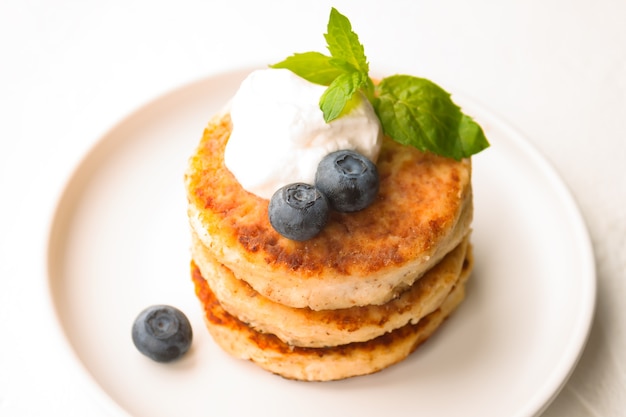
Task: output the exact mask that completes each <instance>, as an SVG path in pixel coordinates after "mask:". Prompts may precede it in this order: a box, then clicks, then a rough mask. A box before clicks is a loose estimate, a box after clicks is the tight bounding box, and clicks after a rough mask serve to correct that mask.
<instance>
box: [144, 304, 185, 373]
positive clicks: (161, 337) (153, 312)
mask: <svg viewBox="0 0 626 417" xmlns="http://www.w3.org/2000/svg"><path fill="white" fill-rule="evenodd" d="M132 337H133V343H134V344H135V347H136V348H137V350H139V351H140V352H141V353H143V354H144V355H146V356H147V357H149V358H151V359H153V360H155V361H157V362H171V361H173V360H174V359H178V358H180V357H181V356H182V355H184V354H185V353H186V352H187V351H188V350H189V347H190V346H191V340H192V337H193V333H192V331H191V324H190V323H189V320H188V319H187V317H186V316H185V314H184V313H183V312H182V311H180V310H178V309H177V308H175V307H171V306H167V305H154V306H150V307H148V308H146V309H145V310H143V311H142V312H141V313H139V315H138V316H137V318H136V319H135V322H134V323H133V328H132Z"/></svg>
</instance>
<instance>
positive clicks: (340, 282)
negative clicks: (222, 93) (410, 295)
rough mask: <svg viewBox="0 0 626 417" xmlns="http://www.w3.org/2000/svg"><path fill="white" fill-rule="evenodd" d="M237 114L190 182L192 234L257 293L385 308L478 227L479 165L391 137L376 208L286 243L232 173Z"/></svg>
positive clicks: (198, 155)
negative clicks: (475, 183) (475, 176)
mask: <svg viewBox="0 0 626 417" xmlns="http://www.w3.org/2000/svg"><path fill="white" fill-rule="evenodd" d="M231 129H232V124H231V119H230V115H229V114H228V113H227V112H225V113H222V114H219V115H217V116H215V117H214V118H213V119H212V120H211V121H210V122H209V124H208V126H207V128H206V129H205V131H204V134H203V137H202V139H201V141H200V144H199V145H198V147H197V149H196V152H195V154H194V155H193V156H192V157H191V158H190V160H189V166H188V170H187V173H186V175H185V182H186V187H187V194H188V201H189V218H190V224H191V227H192V229H193V230H194V231H195V233H196V234H197V236H198V237H199V238H200V240H201V241H202V242H203V244H204V245H205V246H206V247H207V249H208V250H209V251H211V252H212V254H213V256H214V257H215V258H217V259H218V260H219V261H220V262H221V263H223V264H224V265H225V266H227V267H228V268H230V269H231V270H232V271H233V273H235V275H236V276H237V277H239V278H240V279H244V280H245V281H246V282H248V284H250V286H251V287H252V288H254V289H255V290H256V291H257V292H259V293H261V294H263V295H264V296H266V297H267V298H269V299H271V300H273V301H276V302H278V303H281V304H284V305H287V306H290V307H296V308H303V307H309V308H311V309H313V310H322V309H323V310H329V309H338V308H349V307H353V306H363V305H369V304H383V303H385V302H387V301H389V300H390V299H392V298H393V297H395V296H396V295H397V294H399V293H400V292H402V291H403V290H404V289H406V288H407V287H408V286H410V285H411V284H412V283H413V282H414V281H415V280H416V279H418V278H419V277H420V276H421V275H423V274H424V272H425V271H427V270H428V269H429V268H431V267H432V266H433V265H435V264H436V263H437V262H438V261H439V260H440V259H441V258H443V256H445V255H446V254H447V253H448V252H449V251H451V250H452V249H453V248H454V247H456V246H457V245H458V244H459V243H460V242H461V240H462V239H463V237H464V236H465V235H466V234H467V233H468V231H469V228H470V224H471V221H472V192H471V163H470V161H469V159H465V160H461V161H455V160H452V159H449V158H443V157H440V156H437V155H434V154H431V153H423V152H420V151H418V150H417V149H415V148H413V147H409V146H404V145H401V144H398V143H397V142H395V141H393V140H391V139H389V138H385V139H384V141H383V146H382V149H381V153H380V156H379V158H378V161H377V164H376V165H377V168H378V171H379V175H380V191H379V194H378V197H377V198H376V201H375V202H374V203H373V204H372V205H371V206H369V207H367V208H366V209H364V210H362V211H359V212H356V213H338V212H331V215H330V219H329V222H328V224H327V226H326V228H325V229H324V230H323V231H322V232H321V233H320V234H319V235H317V236H316V237H314V238H313V239H310V240H308V241H304V242H297V241H293V240H290V239H287V238H284V237H282V236H281V235H279V234H278V233H277V232H276V231H275V230H274V229H273V228H272V226H271V225H270V223H269V219H268V212H267V207H268V200H265V199H262V198H260V197H258V196H256V195H254V194H251V193H249V192H247V191H245V190H244V189H243V188H242V187H241V186H240V185H239V183H238V182H237V180H236V179H235V177H234V176H233V175H232V173H231V172H230V171H229V170H228V169H227V168H226V166H225V165H224V158H223V155H224V147H225V145H226V143H227V141H228V138H229V135H230V132H231Z"/></svg>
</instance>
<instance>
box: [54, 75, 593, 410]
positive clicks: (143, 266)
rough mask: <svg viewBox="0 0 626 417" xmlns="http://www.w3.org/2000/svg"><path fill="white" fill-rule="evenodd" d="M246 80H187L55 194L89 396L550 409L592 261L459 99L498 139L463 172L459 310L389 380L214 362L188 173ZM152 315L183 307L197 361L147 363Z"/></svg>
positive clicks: (572, 223) (541, 188)
mask: <svg viewBox="0 0 626 417" xmlns="http://www.w3.org/2000/svg"><path fill="white" fill-rule="evenodd" d="M246 73H247V71H239V72H234V73H228V74H224V75H220V76H215V77H212V78H209V79H206V80H202V81H199V82H196V83H194V84H191V85H189V86H186V87H184V88H181V89H178V90H176V91H174V92H172V93H170V94H168V95H166V96H164V97H161V98H159V99H157V100H155V101H154V102H152V103H150V104H148V105H146V106H145V107H143V108H141V109H140V110H138V111H137V112H135V113H133V114H132V115H130V116H129V117H128V118H126V119H125V120H123V121H122V122H121V123H119V124H118V125H117V126H116V127H114V128H113V129H112V130H110V131H109V132H108V133H107V134H106V135H104V137H103V138H102V139H101V140H100V141H99V142H98V143H97V145H96V146H95V147H94V148H93V149H92V150H91V152H90V153H89V154H88V155H87V156H86V158H85V159H84V160H83V161H82V163H81V164H80V165H79V166H78V168H77V169H76V171H75V174H74V175H73V176H72V178H71V180H70V181H69V183H68V185H67V188H66V190H65V192H64V193H63V195H62V197H61V200H60V202H59V205H58V209H57V213H56V215H55V217H54V221H53V224H52V228H51V235H50V246H49V284H50V292H51V297H52V301H53V304H54V306H55V309H56V315H57V317H58V320H59V323H60V327H61V329H62V330H63V332H64V333H65V337H66V339H67V341H68V346H69V347H70V349H71V350H72V351H73V354H74V356H75V357H76V359H77V361H76V362H77V363H78V364H79V368H82V371H84V374H86V375H87V380H88V381H90V384H91V385H93V388H95V389H93V390H92V391H93V392H94V393H95V397H96V398H99V399H101V400H102V404H104V405H105V406H106V407H107V409H109V410H110V411H111V413H112V415H124V414H129V415H134V416H150V417H158V416H173V415H178V416H181V415H184V416H186V417H193V416H207V415H213V416H230V415H232V416H244V415H253V414H254V415H272V416H293V415H298V416H326V415H359V416H361V417H366V416H380V415H390V416H393V415H407V414H411V415H423V416H433V415H441V416H448V417H450V416H463V417H469V416H479V417H488V416H494V417H496V416H497V417H501V416H520V417H521V416H531V415H535V414H537V413H539V412H540V411H541V410H542V409H544V407H545V406H547V404H549V402H550V401H551V400H552V399H553V397H554V396H555V395H556V394H557V393H558V391H559V390H560V388H561V387H562V385H563V384H564V382H565V381H566V380H567V377H568V376H569V374H570V372H571V371H572V369H573V367H574V366H575V364H576V362H577V360H578V357H579V355H580V353H581V351H582V349H583V346H584V344H585V341H586V338H587V334H588V331H589V327H590V322H591V318H592V315H593V310H594V301H595V275H594V266H593V255H592V251H591V247H590V243H589V239H588V236H587V232H586V229H585V227H584V224H583V222H582V220H581V216H580V215H579V212H578V209H577V207H576V205H575V203H574V202H573V200H572V198H571V197H570V194H569V193H568V191H567V190H566V188H565V187H564V185H563V184H562V182H561V180H560V179H559V178H558V176H557V175H556V174H555V172H554V171H553V170H552V169H551V167H550V166H549V165H548V164H547V163H546V162H545V160H544V159H543V158H542V157H541V156H540V155H539V154H538V153H537V152H536V151H535V150H534V149H533V148H531V147H530V146H529V145H528V143H527V142H526V141H525V140H524V139H523V138H522V137H521V136H520V135H519V134H518V133H517V132H515V131H514V130H512V129H511V128H509V127H507V126H506V125H505V124H503V123H502V122H500V121H499V120H498V119H497V118H495V117H493V116H492V115H490V114H489V113H487V112H485V111H484V110H482V109H480V108H478V107H476V106H473V105H471V104H469V103H467V104H465V105H464V108H465V110H466V111H467V112H468V113H470V114H472V115H474V116H475V117H476V118H477V119H478V120H479V121H480V122H481V123H482V124H483V127H484V128H485V130H486V132H487V135H488V137H489V139H490V141H491V143H492V146H491V148H490V149H488V150H487V151H485V152H483V153H481V154H479V155H478V156H476V157H475V158H474V165H473V166H474V187H475V213H476V214H475V221H474V232H473V235H472V240H473V243H474V247H475V257H476V268H475V271H474V274H473V278H472V279H471V281H470V283H469V284H468V294H467V299H466V301H465V302H464V304H462V305H461V307H460V308H459V310H458V311H457V312H456V313H455V314H454V315H453V316H452V317H451V319H450V320H448V321H447V322H446V324H445V325H444V326H443V327H442V328H441V329H440V330H439V331H438V332H437V333H436V334H435V335H434V336H433V337H432V338H431V339H430V340H429V341H428V342H427V343H426V344H424V345H423V346H422V347H420V348H419V349H418V350H417V351H416V353H414V354H413V355H412V356H411V357H410V358H409V359H407V360H406V361H404V362H402V363H401V364H399V365H396V366H393V367H391V368H389V369H387V370H385V371H383V372H380V373H378V374H375V375H370V376H365V377H358V378H353V379H349V380H345V381H339V382H330V383H303V382H294V381H288V380H285V379H282V378H280V377H277V376H274V375H272V374H269V373H267V372H265V371H262V370H261V369H259V368H257V367H256V366H255V365H253V364H251V363H248V362H245V361H240V360H236V359H233V358H230V357H228V356H227V355H226V354H224V353H223V352H222V351H221V350H219V348H218V347H217V346H216V345H215V344H214V343H213V341H212V339H211V338H210V336H209V335H208V333H207V332H206V331H205V328H204V325H203V320H202V314H201V310H200V306H199V303H198V302H197V301H196V299H195V296H194V291H193V286H192V283H191V280H190V277H189V253H188V248H189V235H188V226H187V218H186V199H185V193H184V187H183V172H184V170H185V166H186V162H187V158H188V157H189V156H190V155H191V153H192V151H193V149H194V147H195V145H196V144H197V142H198V141H199V138H200V135H201V133H202V129H203V127H204V125H205V124H206V122H207V121H208V120H209V118H210V117H211V115H212V114H213V113H215V112H216V111H218V110H219V109H220V108H221V107H222V106H223V105H224V104H225V103H226V101H227V100H228V99H229V98H230V96H231V95H232V93H233V92H234V91H235V89H236V87H237V86H238V84H239V82H240V81H241V79H242V78H243V77H244V76H245V74H246ZM457 100H458V99H457ZM461 103H462V104H463V102H462V101H461ZM157 303H167V304H172V305H175V306H177V307H179V308H181V309H182V310H183V311H184V312H185V313H186V314H187V315H188V316H189V318H190V320H191V322H192V326H193V330H194V343H193V347H192V349H191V350H190V351H189V352H188V354H187V355H186V357H184V358H183V359H182V360H180V361H178V362H175V363H172V364H167V365H163V364H157V363H154V362H152V361H150V360H149V359H147V358H145V357H143V356H141V355H140V354H139V353H138V352H137V351H136V350H135V348H134V346H133V344H132V341H131V338H130V328H131V324H132V322H133V320H134V318H135V316H136V315H137V314H138V312H139V311H140V310H142V309H143V308H144V307H146V306H148V305H151V304H157Z"/></svg>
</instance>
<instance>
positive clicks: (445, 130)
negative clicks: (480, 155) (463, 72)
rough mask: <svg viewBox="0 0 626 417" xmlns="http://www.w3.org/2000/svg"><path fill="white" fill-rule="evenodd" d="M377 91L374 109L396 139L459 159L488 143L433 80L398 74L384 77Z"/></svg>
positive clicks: (471, 121)
mask: <svg viewBox="0 0 626 417" xmlns="http://www.w3.org/2000/svg"><path fill="white" fill-rule="evenodd" d="M377 92H378V97H377V98H376V99H375V100H374V108H375V109H376V113H377V114H378V117H379V118H380V121H381V124H382V126H383V131H384V132H385V133H386V134H388V135H389V136H391V137H392V138H393V139H394V140H396V141H397V142H400V143H402V144H405V145H411V146H414V147H416V148H418V149H420V150H422V151H430V152H433V153H436V154H439V155H442V156H445V157H449V158H454V159H457V160H459V159H461V158H464V157H469V156H471V155H472V154H474V153H477V152H479V151H480V150H482V149H484V148H485V147H487V146H489V145H488V142H487V139H486V138H485V136H484V134H483V132H482V129H480V127H479V126H478V125H477V124H476V123H474V121H473V120H472V119H471V118H469V117H467V116H465V115H464V114H463V113H462V112H461V109H460V108H459V107H458V106H457V105H456V104H454V102H453V101H452V99H451V98H450V94H448V93H447V92H446V91H444V90H443V89H442V88H441V87H439V86H438V85H436V84H435V83H433V82H432V81H429V80H427V79H424V78H418V77H413V76H409V75H395V76H392V77H387V78H384V79H383V80H382V81H381V83H380V84H379V86H378V87H377Z"/></svg>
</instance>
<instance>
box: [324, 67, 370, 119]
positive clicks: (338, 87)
mask: <svg viewBox="0 0 626 417" xmlns="http://www.w3.org/2000/svg"><path fill="white" fill-rule="evenodd" d="M367 78H368V77H367V75H364V74H362V73H360V72H351V73H344V74H341V75H340V76H339V77H337V78H335V80H334V81H333V82H332V83H331V84H330V85H329V86H328V88H327V89H326V91H324V94H322V97H321V98H320V108H321V109H322V113H324V120H325V121H326V123H329V122H331V121H333V120H335V119H336V118H337V117H339V116H341V115H342V114H343V113H344V111H346V112H347V111H348V110H349V109H350V107H351V106H349V105H348V104H349V103H350V102H352V100H353V98H354V96H355V94H356V93H357V92H358V91H359V89H360V88H361V86H362V85H363V84H364V83H366V81H367Z"/></svg>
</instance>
